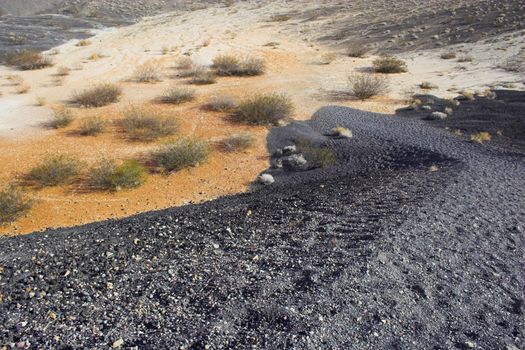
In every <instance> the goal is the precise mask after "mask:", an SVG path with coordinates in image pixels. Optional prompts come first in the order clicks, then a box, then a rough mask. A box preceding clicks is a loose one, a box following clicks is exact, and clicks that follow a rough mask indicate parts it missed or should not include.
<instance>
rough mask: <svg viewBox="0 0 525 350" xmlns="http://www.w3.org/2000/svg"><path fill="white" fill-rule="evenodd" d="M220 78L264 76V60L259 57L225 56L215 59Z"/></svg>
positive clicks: (214, 65)
mask: <svg viewBox="0 0 525 350" xmlns="http://www.w3.org/2000/svg"><path fill="white" fill-rule="evenodd" d="M212 67H213V68H214V69H215V71H216V72H217V75H220V76H256V75H261V74H264V71H265V63H264V60H263V59H261V58H257V57H246V58H240V57H238V56H236V55H231V54H224V55H219V56H217V57H215V58H214V59H213V66H212Z"/></svg>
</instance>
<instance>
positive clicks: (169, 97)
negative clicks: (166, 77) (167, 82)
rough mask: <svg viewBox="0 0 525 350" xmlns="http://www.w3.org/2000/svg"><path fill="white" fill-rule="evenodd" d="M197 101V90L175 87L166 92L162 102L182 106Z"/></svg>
mask: <svg viewBox="0 0 525 350" xmlns="http://www.w3.org/2000/svg"><path fill="white" fill-rule="evenodd" d="M194 99H195V90H192V89H189V88H185V87H178V86H174V87H171V88H169V89H168V90H166V91H165V92H164V94H163V95H162V97H161V98H160V100H161V101H162V102H164V103H171V104H181V103H184V102H190V101H193V100H194Z"/></svg>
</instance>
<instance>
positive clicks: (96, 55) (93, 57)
mask: <svg viewBox="0 0 525 350" xmlns="http://www.w3.org/2000/svg"><path fill="white" fill-rule="evenodd" d="M104 57H105V56H104V54H102V53H100V52H93V53H92V54H91V55H89V57H88V60H90V61H98V60H99V59H101V58H104Z"/></svg>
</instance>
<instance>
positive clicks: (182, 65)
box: [175, 56, 193, 69]
mask: <svg viewBox="0 0 525 350" xmlns="http://www.w3.org/2000/svg"><path fill="white" fill-rule="evenodd" d="M191 67H193V61H192V60H191V58H189V57H187V56H182V57H179V58H177V60H176V61H175V68H177V69H190V68H191Z"/></svg>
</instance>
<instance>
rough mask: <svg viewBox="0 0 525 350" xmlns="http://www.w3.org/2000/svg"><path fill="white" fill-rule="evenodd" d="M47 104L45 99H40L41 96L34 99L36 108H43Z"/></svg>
mask: <svg viewBox="0 0 525 350" xmlns="http://www.w3.org/2000/svg"><path fill="white" fill-rule="evenodd" d="M46 103H47V100H46V98H45V97H42V96H39V97H37V98H36V105H37V106H40V107H43V106H45V105H46Z"/></svg>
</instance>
